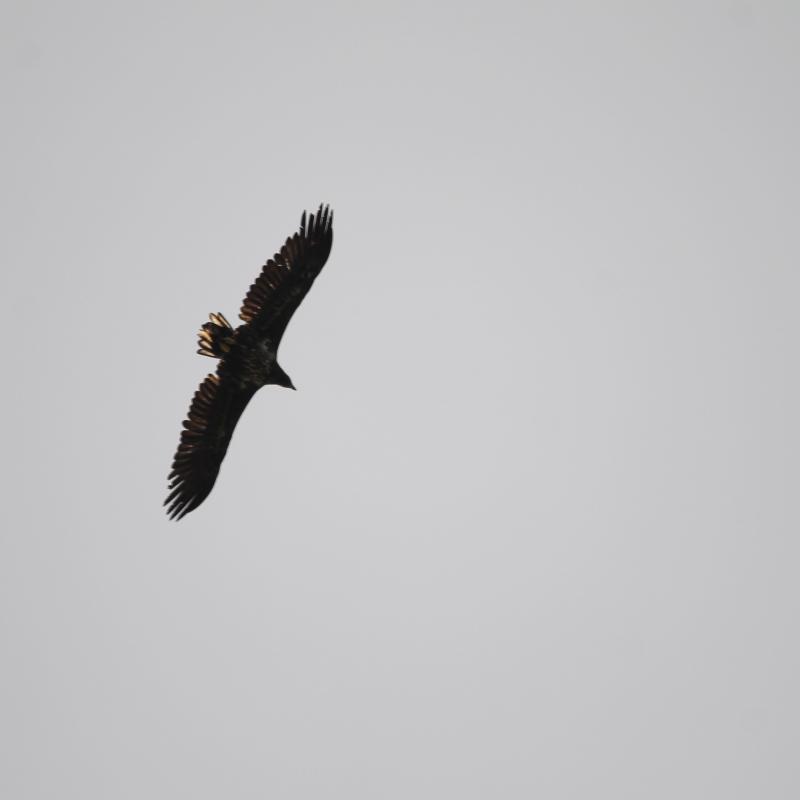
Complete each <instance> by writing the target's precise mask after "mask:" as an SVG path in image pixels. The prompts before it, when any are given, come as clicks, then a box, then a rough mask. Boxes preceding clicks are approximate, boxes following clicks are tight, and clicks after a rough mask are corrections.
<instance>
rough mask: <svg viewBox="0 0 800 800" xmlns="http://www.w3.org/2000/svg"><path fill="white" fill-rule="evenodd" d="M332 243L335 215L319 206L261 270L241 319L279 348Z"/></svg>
mask: <svg viewBox="0 0 800 800" xmlns="http://www.w3.org/2000/svg"><path fill="white" fill-rule="evenodd" d="M332 244H333V212H332V211H331V210H330V208H329V207H328V206H320V207H319V210H318V211H317V213H316V214H309V215H308V219H306V214H305V212H303V217H302V219H301V221H300V230H299V231H298V232H297V233H295V234H294V235H293V236H290V237H289V238H288V239H287V240H286V244H285V245H284V246H283V247H282V248H281V249H280V252H279V253H276V254H275V255H274V256H273V257H272V258H271V259H270V260H269V261H267V263H266V264H265V265H264V267H263V269H262V270H261V274H260V275H259V276H258V278H256V281H255V283H254V284H253V285H252V286H251V287H250V290H249V291H248V292H247V296H246V297H245V298H244V301H243V303H242V308H241V311H240V312H239V317H240V319H242V320H243V321H244V322H245V323H249V324H250V325H251V326H252V327H253V328H254V329H255V330H256V332H257V333H258V334H259V335H260V336H263V337H265V338H268V339H270V340H271V341H272V343H273V346H274V347H276V348H277V346H278V344H279V343H280V340H281V337H282V336H283V332H284V331H285V330H286V326H287V325H288V324H289V320H290V319H291V318H292V314H294V312H295V311H296V310H297V307H298V306H299V305H300V303H301V302H302V300H303V298H304V297H305V296H306V294H308V290H309V289H310V288H311V284H312V283H314V279H315V278H316V277H317V275H319V273H320V270H321V269H322V268H323V267H324V266H325V262H326V261H327V260H328V255H329V254H330V252H331V245H332Z"/></svg>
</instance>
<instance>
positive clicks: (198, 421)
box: [164, 206, 333, 519]
mask: <svg viewBox="0 0 800 800" xmlns="http://www.w3.org/2000/svg"><path fill="white" fill-rule="evenodd" d="M332 224H333V213H332V212H331V211H330V209H329V208H328V207H327V206H325V207H324V208H323V207H322V206H320V208H319V211H318V213H317V214H316V215H314V214H310V215H309V216H308V223H306V215H305V214H303V218H302V220H301V223H300V230H299V231H298V232H297V233H296V234H294V235H293V236H290V237H289V238H288V239H287V240H286V244H285V245H284V246H283V247H282V248H281V250H280V252H279V253H276V254H275V256H273V258H271V259H270V260H269V261H268V262H267V263H266V264H265V265H264V267H263V269H262V271H261V274H260V275H259V276H258V278H257V279H256V281H255V283H254V284H253V285H252V286H251V287H250V290H249V291H248V293H247V296H246V297H245V299H244V302H243V304H242V308H241V311H240V312H239V317H240V318H241V319H242V320H243V324H242V325H239V326H238V327H237V328H236V329H234V328H233V327H232V326H231V325H230V323H229V322H228V321H227V320H226V319H225V317H224V316H223V315H222V314H211V315H210V316H209V322H206V323H205V324H204V325H203V326H202V328H201V329H200V334H199V345H200V349H199V350H198V351H197V352H198V353H200V354H201V355H205V356H209V357H211V358H218V359H219V364H218V366H217V371H216V373H214V374H210V375H208V376H207V377H206V378H205V380H204V381H203V382H202V383H201V384H200V386H199V388H198V389H197V391H196V392H195V395H194V398H193V399H192V404H191V406H190V408H189V414H188V416H187V419H186V420H185V421H184V423H183V428H184V430H183V431H182V433H181V440H180V443H179V445H178V451H177V452H176V454H175V459H174V461H173V464H172V472H171V473H170V475H169V478H168V480H169V481H170V484H169V495H168V496H167V499H166V500H165V501H164V505H166V506H167V513H168V514H169V516H170V517H171V518H173V519H176V518H177V519H180V518H181V517H182V516H183V515H184V514H188V513H189V512H190V511H192V510H194V509H195V508H197V506H199V505H200V503H202V502H203V500H205V498H206V497H208V494H209V492H211V489H212V488H213V486H214V482H215V481H216V479H217V474H218V473H219V468H220V464H221V463H222V459H223V458H224V457H225V453H226V452H227V450H228V445H229V444H230V440H231V436H232V435H233V431H234V428H235V427H236V423H237V422H238V421H239V417H240V416H241V415H242V412H243V411H244V409H245V408H246V407H247V404H248V403H249V402H250V400H251V399H252V397H253V395H254V394H255V393H256V392H257V391H258V390H259V389H260V388H261V387H262V386H266V385H268V384H274V385H277V386H284V387H287V388H290V389H294V386H293V385H292V381H291V379H290V378H289V376H288V375H287V374H286V373H285V372H284V370H283V368H282V367H281V366H280V364H279V363H278V347H279V346H280V342H281V338H282V337H283V333H284V331H285V330H286V326H287V325H288V323H289V320H290V319H291V317H292V314H294V312H295V310H296V309H297V307H298V306H299V305H300V303H301V302H302V300H303V298H304V297H305V296H306V294H307V293H308V290H309V289H310V288H311V285H312V283H313V282H314V279H315V278H316V277H317V275H319V272H320V270H321V269H322V267H323V266H324V265H325V262H326V261H327V259H328V255H329V253H330V250H331V245H332V243H333V228H332Z"/></svg>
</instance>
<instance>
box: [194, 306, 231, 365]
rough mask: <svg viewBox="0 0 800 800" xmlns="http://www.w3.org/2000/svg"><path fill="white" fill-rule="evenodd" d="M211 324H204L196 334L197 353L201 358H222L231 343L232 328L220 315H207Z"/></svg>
mask: <svg viewBox="0 0 800 800" xmlns="http://www.w3.org/2000/svg"><path fill="white" fill-rule="evenodd" d="M208 318H209V319H210V320H211V322H206V323H204V324H203V327H202V328H200V331H199V333H198V334H197V337H198V338H197V344H198V345H199V346H200V349H199V350H198V351H197V352H198V353H200V355H201V356H209V357H210V358H223V357H224V356H225V354H226V353H227V352H228V351H229V350H230V348H231V344H232V343H233V328H232V327H231V324H230V322H228V320H226V319H225V317H224V316H223V315H222V314H209V315H208Z"/></svg>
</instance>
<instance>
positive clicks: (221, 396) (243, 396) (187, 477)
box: [164, 374, 256, 519]
mask: <svg viewBox="0 0 800 800" xmlns="http://www.w3.org/2000/svg"><path fill="white" fill-rule="evenodd" d="M255 392H256V389H255V387H253V388H244V389H242V388H239V386H238V385H237V384H236V383H235V382H234V381H233V379H232V378H231V377H230V376H226V375H224V374H223V375H221V376H220V375H219V374H216V375H213V374H212V375H208V376H207V377H206V378H205V380H204V381H203V382H202V383H201V384H200V386H199V388H198V389H197V391H196V392H195V394H194V397H193V398H192V403H191V406H190V407H189V414H188V416H187V418H186V420H184V423H183V431H181V439H180V443H179V444H178V450H177V452H176V453H175V459H174V461H173V462H172V472H170V474H169V477H168V480H169V481H170V484H169V490H168V491H169V495H168V496H167V499H166V500H165V501H164V505H165V506H167V514H169V517H170V519H180V518H181V517H182V516H184V514H188V513H189V512H190V511H193V510H194V509H195V508H197V507H198V506H199V505H200V503H202V502H203V500H205V499H206V497H208V494H209V492H210V491H211V489H212V488H213V486H214V482H215V481H216V480H217V475H218V474H219V467H220V464H221V463H222V459H223V458H224V457H225V453H226V451H227V450H228V444H229V443H230V441H231V436H232V435H233V430H234V428H235V427H236V423H237V422H238V421H239V417H240V416H241V415H242V412H243V411H244V409H245V407H246V406H247V404H248V403H249V402H250V398H251V397H252V396H253V395H254V394H255Z"/></svg>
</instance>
